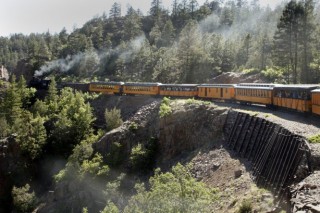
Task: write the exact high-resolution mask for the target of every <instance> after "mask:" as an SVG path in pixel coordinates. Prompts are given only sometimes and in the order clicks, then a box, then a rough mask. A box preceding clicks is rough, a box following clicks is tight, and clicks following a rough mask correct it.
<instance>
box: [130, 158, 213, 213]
mask: <svg viewBox="0 0 320 213" xmlns="http://www.w3.org/2000/svg"><path fill="white" fill-rule="evenodd" d="M148 186H149V187H148V188H150V190H147V189H146V187H145V186H144V185H143V184H136V187H135V188H136V190H137V194H136V195H134V196H132V197H131V199H130V200H129V203H128V205H127V206H126V207H125V209H124V212H125V213H133V212H213V210H212V209H211V208H212V203H213V202H214V201H216V200H217V199H218V198H219V196H218V193H217V192H218V191H217V190H216V189H214V188H211V187H209V186H207V185H205V184H204V183H203V182H198V181H196V179H195V178H193V177H192V175H191V173H190V172H189V171H188V169H187V168H186V167H184V166H183V165H181V164H180V163H178V164H177V165H176V166H174V167H173V168H172V171H171V172H166V173H162V172H161V171H160V169H157V170H156V171H155V174H154V176H153V177H151V178H150V179H149V184H148Z"/></svg>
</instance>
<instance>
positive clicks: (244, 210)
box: [238, 200, 253, 213]
mask: <svg viewBox="0 0 320 213" xmlns="http://www.w3.org/2000/svg"><path fill="white" fill-rule="evenodd" d="M252 209H253V208H252V203H251V202H250V201H248V200H244V201H242V203H241V206H240V207H239V210H238V212H239V213H250V212H252Z"/></svg>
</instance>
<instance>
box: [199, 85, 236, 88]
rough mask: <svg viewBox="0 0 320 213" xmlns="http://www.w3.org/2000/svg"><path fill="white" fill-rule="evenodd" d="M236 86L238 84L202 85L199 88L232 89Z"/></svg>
mask: <svg viewBox="0 0 320 213" xmlns="http://www.w3.org/2000/svg"><path fill="white" fill-rule="evenodd" d="M235 86H236V84H201V85H199V86H198V87H213V88H221V87H222V88H230V87H235Z"/></svg>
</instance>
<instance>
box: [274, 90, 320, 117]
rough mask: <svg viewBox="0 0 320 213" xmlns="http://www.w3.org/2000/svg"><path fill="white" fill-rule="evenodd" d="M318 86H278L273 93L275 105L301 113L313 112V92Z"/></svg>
mask: <svg viewBox="0 0 320 213" xmlns="http://www.w3.org/2000/svg"><path fill="white" fill-rule="evenodd" d="M318 87H319V86H318V85H278V86H276V87H275V88H274V91H273V105H274V106H278V107H283V108H288V109H293V110H297V111H300V112H311V111H312V104H311V91H312V90H314V89H317V88H318Z"/></svg>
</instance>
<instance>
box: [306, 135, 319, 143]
mask: <svg viewBox="0 0 320 213" xmlns="http://www.w3.org/2000/svg"><path fill="white" fill-rule="evenodd" d="M308 140H309V142H310V143H320V134H318V135H314V136H311V137H309V138H308Z"/></svg>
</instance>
